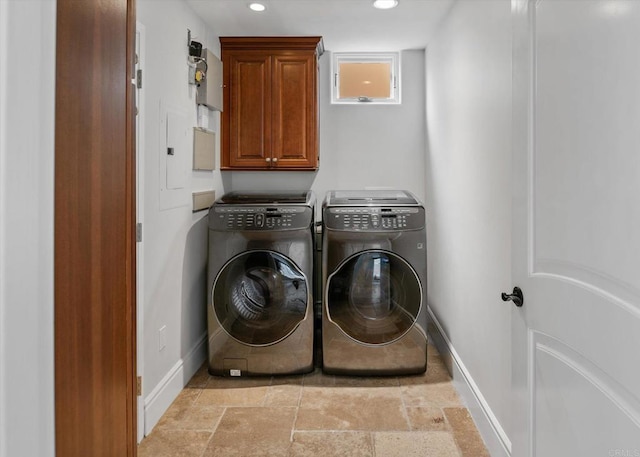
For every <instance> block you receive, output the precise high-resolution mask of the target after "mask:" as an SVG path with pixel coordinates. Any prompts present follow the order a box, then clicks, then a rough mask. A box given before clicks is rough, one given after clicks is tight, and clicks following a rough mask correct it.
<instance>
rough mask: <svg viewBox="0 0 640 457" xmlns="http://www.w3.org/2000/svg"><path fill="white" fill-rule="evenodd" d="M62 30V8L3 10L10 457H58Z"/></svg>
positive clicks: (0, 395)
mask: <svg viewBox="0 0 640 457" xmlns="http://www.w3.org/2000/svg"><path fill="white" fill-rule="evenodd" d="M55 25H56V2H55V1H46V2H43V1H23V0H11V1H5V0H2V1H0V255H1V257H0V456H2V457H13V456H42V457H48V456H53V455H54V402H53V392H54V379H53V376H54V374H53V358H54V356H53V157H54V96H55V84H54V81H55V41H56V40H55ZM25 31H28V32H26V33H25ZM25 71H27V73H28V74H29V75H31V76H29V77H27V76H25Z"/></svg>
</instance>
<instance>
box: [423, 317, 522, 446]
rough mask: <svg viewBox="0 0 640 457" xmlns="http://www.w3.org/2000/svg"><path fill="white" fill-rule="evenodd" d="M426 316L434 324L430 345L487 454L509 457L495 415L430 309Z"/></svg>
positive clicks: (507, 438) (505, 437)
mask: <svg viewBox="0 0 640 457" xmlns="http://www.w3.org/2000/svg"><path fill="white" fill-rule="evenodd" d="M428 312H429V317H430V319H431V322H432V323H433V324H434V325H433V326H430V327H429V334H430V336H431V337H432V338H433V343H434V345H435V346H436V348H437V349H438V351H439V352H440V354H441V355H442V358H443V359H444V360H445V363H446V364H447V366H449V368H450V369H451V375H452V377H453V385H454V387H455V388H456V390H457V391H458V393H459V394H460V397H461V398H462V401H463V402H464V404H465V405H466V406H467V409H468V410H469V412H470V413H471V417H472V418H473V421H474V422H475V424H476V427H477V428H478V431H479V432H480V435H481V436H482V439H483V440H484V443H485V445H486V446H487V450H488V451H489V454H490V455H491V456H492V457H510V456H511V440H510V439H509V437H508V436H507V434H506V433H505V431H504V429H503V428H502V426H501V425H500V422H498V419H497V418H496V416H495V414H493V411H492V410H491V408H490V407H489V404H488V403H487V401H486V400H485V398H484V396H483V395H482V392H480V389H479V388H478V386H477V385H476V383H475V382H474V380H473V378H472V377H471V375H470V374H469V371H467V368H466V367H465V365H464V363H463V362H462V360H461V359H460V356H459V355H458V353H457V352H456V350H455V349H454V347H453V345H452V344H451V341H450V340H449V338H448V337H447V335H446V334H445V332H444V330H443V329H442V325H440V322H439V321H438V318H437V317H436V316H435V315H434V314H433V311H432V310H431V309H430V308H428ZM447 361H450V363H447Z"/></svg>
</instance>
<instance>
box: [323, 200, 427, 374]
mask: <svg viewBox="0 0 640 457" xmlns="http://www.w3.org/2000/svg"><path fill="white" fill-rule="evenodd" d="M322 255H323V261H322V266H323V273H322V276H323V290H324V299H323V307H322V311H323V315H322V349H323V350H322V353H323V358H322V361H323V369H324V370H325V371H326V372H328V373H334V374H351V375H354V374H355V375H393V374H410V373H421V372H424V371H425V370H426V363H427V337H426V328H427V313H426V304H425V298H426V260H427V259H426V230H425V212H424V208H423V207H422V205H420V203H419V202H418V201H417V200H416V199H415V197H414V196H413V195H411V194H410V193H408V192H406V191H391V192H390V191H332V192H329V193H328V194H327V198H326V199H325V202H324V205H323V254H322Z"/></svg>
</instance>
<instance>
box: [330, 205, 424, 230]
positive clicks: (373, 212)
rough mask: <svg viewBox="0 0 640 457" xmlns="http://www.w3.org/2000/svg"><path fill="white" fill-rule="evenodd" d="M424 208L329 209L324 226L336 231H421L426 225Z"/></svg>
mask: <svg viewBox="0 0 640 457" xmlns="http://www.w3.org/2000/svg"><path fill="white" fill-rule="evenodd" d="M424 216H425V213H424V208H422V207H402V206H391V207H371V206H368V207H358V206H349V207H347V206H345V207H329V208H325V211H324V225H325V227H327V228H329V229H334V230H350V231H402V230H419V229H422V228H423V227H424V225H425V217H424Z"/></svg>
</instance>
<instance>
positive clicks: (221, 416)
mask: <svg viewBox="0 0 640 457" xmlns="http://www.w3.org/2000/svg"><path fill="white" fill-rule="evenodd" d="M226 413H227V407H226V406H225V407H224V408H223V411H222V414H220V417H219V418H218V420H217V421H216V425H215V426H214V427H213V430H212V431H211V435H210V436H209V439H208V440H207V444H206V445H205V446H204V449H203V450H202V454H200V456H199V457H203V456H204V454H205V452H207V449H209V444H210V443H211V440H212V439H213V435H215V433H216V430H218V426H219V425H220V422H222V418H223V417H224V415H225V414H226Z"/></svg>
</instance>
